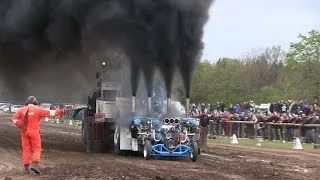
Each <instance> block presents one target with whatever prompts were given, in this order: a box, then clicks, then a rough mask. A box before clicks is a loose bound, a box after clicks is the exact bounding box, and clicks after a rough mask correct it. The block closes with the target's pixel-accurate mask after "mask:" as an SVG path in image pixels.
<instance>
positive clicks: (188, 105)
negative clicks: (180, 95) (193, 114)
mask: <svg viewBox="0 0 320 180" xmlns="http://www.w3.org/2000/svg"><path fill="white" fill-rule="evenodd" d="M186 106H187V107H186V117H188V114H189V107H190V99H189V98H187V105H186Z"/></svg>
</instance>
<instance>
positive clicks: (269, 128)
mask: <svg viewBox="0 0 320 180" xmlns="http://www.w3.org/2000/svg"><path fill="white" fill-rule="evenodd" d="M268 140H271V125H270V124H268Z"/></svg>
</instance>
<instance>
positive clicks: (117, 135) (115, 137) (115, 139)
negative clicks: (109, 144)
mask: <svg viewBox="0 0 320 180" xmlns="http://www.w3.org/2000/svg"><path fill="white" fill-rule="evenodd" d="M113 142H114V153H115V154H116V155H121V154H122V153H121V150H120V127H119V126H116V128H115V130H114V134H113Z"/></svg>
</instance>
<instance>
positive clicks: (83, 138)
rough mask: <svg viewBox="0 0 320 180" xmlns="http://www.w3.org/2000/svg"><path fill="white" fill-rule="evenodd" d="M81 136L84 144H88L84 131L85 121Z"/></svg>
mask: <svg viewBox="0 0 320 180" xmlns="http://www.w3.org/2000/svg"><path fill="white" fill-rule="evenodd" d="M81 126H82V127H81V134H82V143H83V144H87V140H86V133H85V130H84V121H82V125H81Z"/></svg>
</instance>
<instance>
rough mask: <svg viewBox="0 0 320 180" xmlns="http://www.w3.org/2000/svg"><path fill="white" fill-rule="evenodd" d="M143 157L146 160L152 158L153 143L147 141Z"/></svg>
mask: <svg viewBox="0 0 320 180" xmlns="http://www.w3.org/2000/svg"><path fill="white" fill-rule="evenodd" d="M143 157H144V159H145V160H149V159H150V157H151V142H150V140H146V142H145V143H144V146H143Z"/></svg>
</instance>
